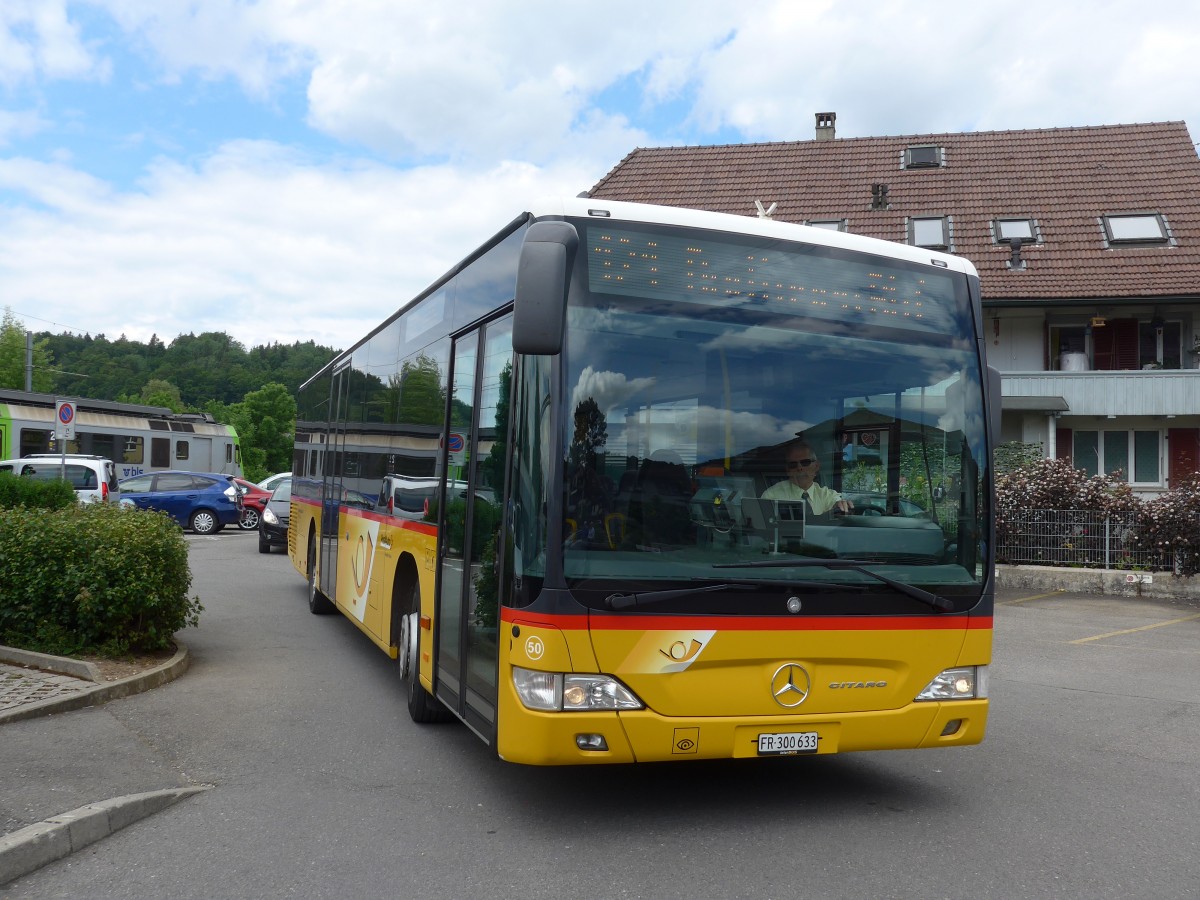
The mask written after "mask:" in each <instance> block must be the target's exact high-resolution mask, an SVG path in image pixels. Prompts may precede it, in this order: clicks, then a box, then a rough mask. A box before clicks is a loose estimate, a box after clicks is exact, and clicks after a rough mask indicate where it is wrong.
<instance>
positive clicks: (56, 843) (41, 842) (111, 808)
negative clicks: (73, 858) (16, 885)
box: [0, 785, 212, 886]
mask: <svg viewBox="0 0 1200 900" xmlns="http://www.w3.org/2000/svg"><path fill="white" fill-rule="evenodd" d="M211 788H212V785H198V786H196V787H186V788H174V789H170V790H162V791H147V792H146V793H144V794H127V795H126V796H124V797H114V798H113V799H112V800H102V801H100V802H99V803H89V804H88V805H87V806H81V807H79V808H78V809H73V810H71V811H70V812H65V813H62V814H61V815H57V816H52V817H51V818H49V819H46V820H45V821H44V822H38V823H37V824H35V825H30V826H28V827H26V828H22V829H21V830H20V831H14V832H12V833H11V834H6V835H2V836H0V886H3V885H5V884H7V883H8V882H10V881H12V880H13V879H16V878H20V877H21V876H22V875H28V874H29V873H30V872H33V871H35V870H36V869H40V868H41V867H42V866H44V865H46V864H47V863H52V862H54V861H55V860H58V859H62V858H63V857H64V856H69V855H70V854H72V853H74V852H76V851H77V850H82V849H83V848H84V847H86V846H88V844H93V843H95V842H96V841H98V840H100V839H101V838H105V837H108V836H109V835H110V834H112V833H113V832H115V831H120V830H121V829H122V828H124V827H125V826H127V825H132V824H133V823H134V822H137V821H139V820H141V819H144V818H146V817H147V816H150V815H153V814H154V813H156V812H159V811H161V810H164V809H166V808H167V807H168V806H173V805H175V804H176V803H178V802H179V801H180V800H183V799H184V798H186V797H190V796H192V795H193V794H198V793H200V792H202V791H207V790H210V789H211Z"/></svg>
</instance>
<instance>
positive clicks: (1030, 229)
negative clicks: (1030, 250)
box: [992, 219, 1040, 244]
mask: <svg viewBox="0 0 1200 900" xmlns="http://www.w3.org/2000/svg"><path fill="white" fill-rule="evenodd" d="M992 232H993V234H994V235H995V239H996V243H997V244H1011V243H1012V242H1013V241H1018V240H1019V241H1020V242H1021V243H1022V244H1037V243H1040V241H1039V240H1038V235H1037V227H1036V225H1035V224H1034V221H1033V219H995V220H993V222H992Z"/></svg>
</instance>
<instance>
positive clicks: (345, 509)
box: [292, 497, 437, 535]
mask: <svg viewBox="0 0 1200 900" xmlns="http://www.w3.org/2000/svg"><path fill="white" fill-rule="evenodd" d="M292 499H293V500H295V502H296V503H297V504H299V505H300V506H311V507H312V508H313V509H320V508H321V504H320V502H319V501H317V500H307V499H303V498H301V497H293V498H292ZM338 512H341V513H345V514H346V515H348V516H357V517H358V518H360V519H370V520H371V521H374V522H379V523H381V524H384V525H392V526H394V527H396V528H402V529H404V530H405V531H416V532H418V533H420V534H428V535H436V534H437V526H436V525H432V524H430V523H429V522H412V521H410V520H408V519H397V518H395V517H394V516H388V515H384V514H382V513H377V512H371V511H370V510H367V509H358V508H357V507H352V506H339V507H338Z"/></svg>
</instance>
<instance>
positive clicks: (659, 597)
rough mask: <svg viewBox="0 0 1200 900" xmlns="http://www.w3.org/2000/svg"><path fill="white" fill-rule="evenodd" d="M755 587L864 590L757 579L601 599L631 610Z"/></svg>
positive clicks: (822, 583) (613, 606) (834, 584)
mask: <svg viewBox="0 0 1200 900" xmlns="http://www.w3.org/2000/svg"><path fill="white" fill-rule="evenodd" d="M757 587H772V588H787V589H788V590H791V591H819V590H827V591H832V592H835V593H846V594H860V593H862V592H863V591H864V590H865V588H863V587H862V586H861V585H857V584H840V583H837V582H830V581H801V582H798V583H796V584H790V583H788V582H787V581H776V580H775V579H770V580H765V579H761V578H756V579H754V580H751V581H739V582H738V583H736V584H708V585H705V586H704V587H693V588H676V589H675V590H671V591H640V592H636V593H632V594H609V595H608V596H607V597H605V598H604V605H605V606H607V607H608V608H609V609H632V608H634V607H636V606H649V605H650V604H653V603H659V602H661V601H663V600H675V599H677V598H679V597H688V596H691V595H692V594H703V593H708V592H715V591H748V590H751V589H752V588H757Z"/></svg>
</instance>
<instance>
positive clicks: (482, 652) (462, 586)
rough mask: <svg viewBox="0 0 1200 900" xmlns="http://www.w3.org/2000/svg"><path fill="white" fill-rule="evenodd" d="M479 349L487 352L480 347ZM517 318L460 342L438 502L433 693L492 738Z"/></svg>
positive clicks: (456, 350) (500, 321)
mask: <svg viewBox="0 0 1200 900" xmlns="http://www.w3.org/2000/svg"><path fill="white" fill-rule="evenodd" d="M480 348H482V352H480ZM511 375H512V317H511V316H505V317H504V318H501V319H498V320H496V321H493V322H491V323H489V324H487V325H486V326H484V328H483V329H481V330H480V331H478V332H474V333H472V334H469V335H466V336H464V337H461V338H459V339H458V340H457V341H455V344H454V357H453V380H452V385H451V390H452V394H451V398H450V417H449V422H448V427H447V429H446V433H445V435H444V436H443V440H444V442H445V446H446V454H445V461H446V464H447V465H446V479H445V485H446V487H445V496H444V498H443V500H442V515H441V521H442V528H441V534H442V540H441V544H440V548H439V551H440V554H441V557H440V566H439V598H440V606H439V609H438V618H437V621H438V657H437V661H438V666H437V675H438V677H437V695H438V697H440V698H441V699H442V701H443V702H444V703H446V704H447V705H448V706H450V708H451V709H454V710H456V711H457V712H458V713H459V714H460V715H461V716H463V718H464V719H465V720H466V722H467V724H468V725H470V726H471V727H472V728H473V729H474V730H475V731H477V732H478V733H479V734H481V735H483V736H485V737H487V738H488V739H489V740H490V739H491V736H492V734H493V733H494V731H495V718H496V669H497V658H498V652H499V650H498V633H499V629H498V626H499V612H500V610H499V607H500V603H499V590H498V585H499V574H498V573H499V566H498V560H497V545H498V543H499V532H500V527H501V523H502V521H503V519H502V516H501V508H502V503H503V493H504V471H505V462H506V460H505V457H506V451H507V446H508V408H509V387H510V382H511Z"/></svg>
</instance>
